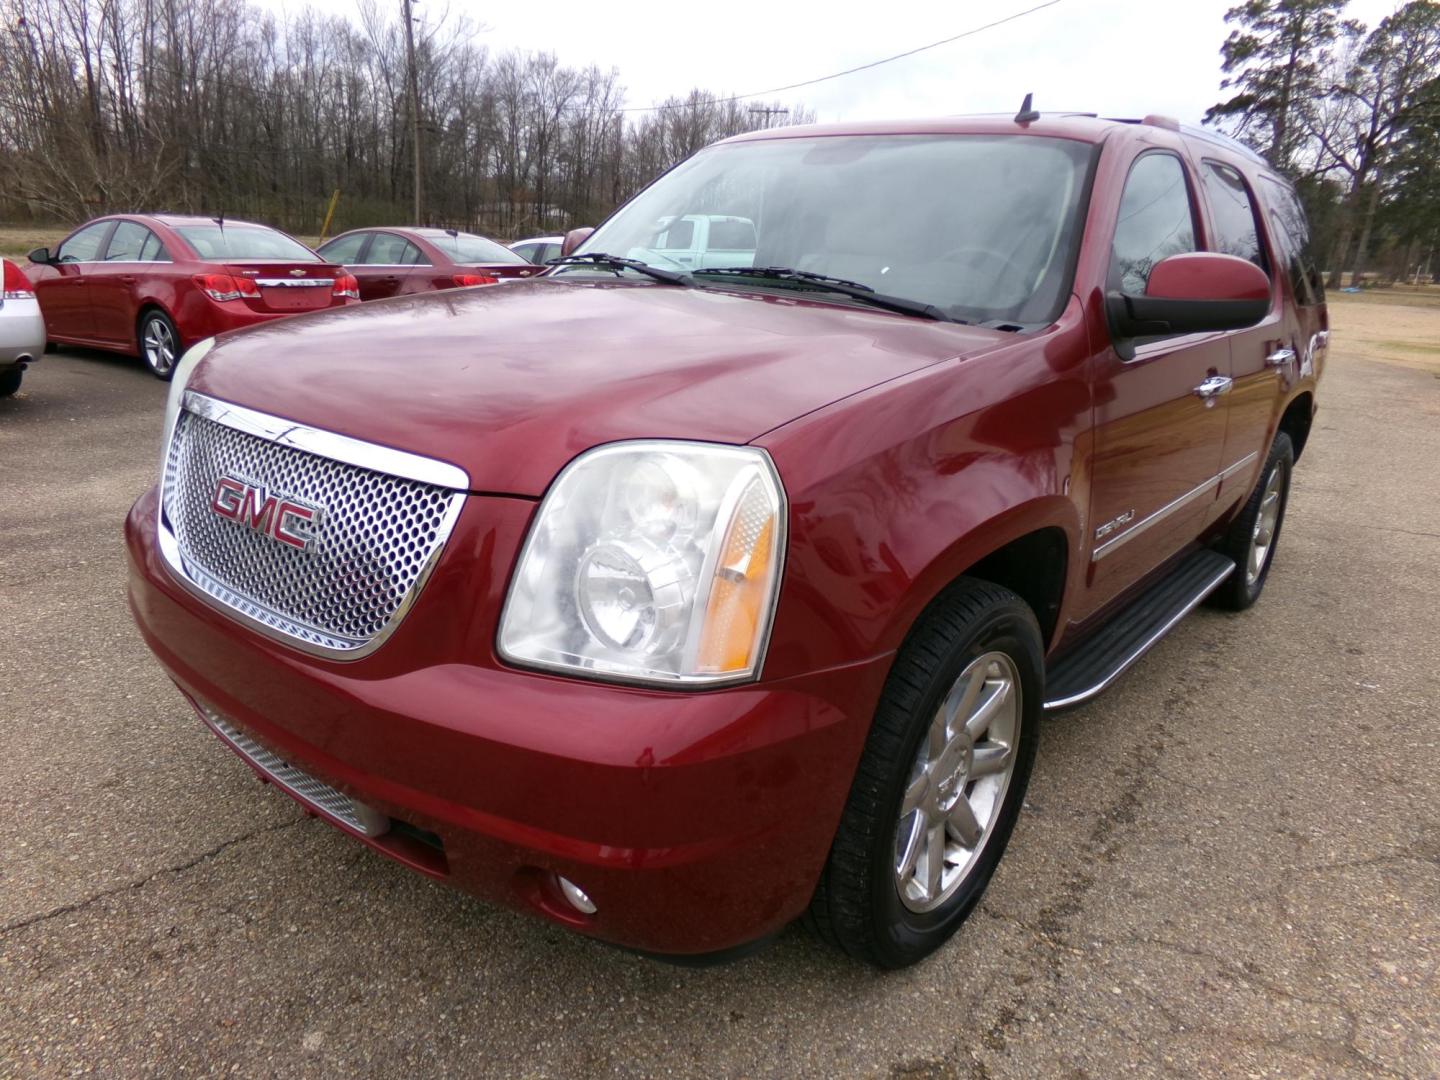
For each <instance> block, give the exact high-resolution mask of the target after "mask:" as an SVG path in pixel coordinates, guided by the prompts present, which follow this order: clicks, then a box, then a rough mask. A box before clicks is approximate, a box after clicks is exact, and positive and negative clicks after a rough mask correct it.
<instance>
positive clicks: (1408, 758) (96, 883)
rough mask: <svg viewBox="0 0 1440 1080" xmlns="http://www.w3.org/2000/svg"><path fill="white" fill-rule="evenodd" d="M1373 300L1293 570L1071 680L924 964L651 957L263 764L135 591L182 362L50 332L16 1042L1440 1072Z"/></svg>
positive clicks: (141, 1067) (1391, 462)
mask: <svg viewBox="0 0 1440 1080" xmlns="http://www.w3.org/2000/svg"><path fill="white" fill-rule="evenodd" d="M1376 310H1377V311H1379V312H1380V313H1381V314H1376V313H1375V311H1371V312H1369V313H1362V314H1364V317H1366V318H1381V317H1383V311H1384V309H1383V308H1381V309H1376ZM1345 317H1347V318H1348V317H1352V315H1346V316H1345ZM1353 317H1360V314H1354V315H1353ZM1436 320H1437V327H1440V314H1437V316H1436ZM1337 325H1338V326H1339V327H1340V329H1338V330H1337V333H1336V341H1335V348H1334V350H1333V355H1332V358H1331V363H1330V370H1329V372H1328V374H1327V376H1326V379H1325V381H1324V383H1323V384H1322V391H1323V407H1322V410H1321V413H1320V415H1319V417H1318V419H1317V421H1316V430H1315V432H1314V434H1313V436H1312V438H1311V442H1310V446H1309V448H1308V449H1307V451H1306V453H1305V456H1304V458H1303V460H1302V461H1301V463H1300V465H1299V468H1298V470H1297V473H1296V477H1295V484H1294V490H1293V493H1292V498H1291V503H1290V508H1289V513H1288V517H1287V518H1286V522H1285V526H1284V531H1283V535H1282V538H1281V541H1280V546H1279V550H1278V554H1277V561H1276V563H1275V566H1274V570H1273V572H1272V574H1271V576H1270V581H1269V585H1268V587H1267V590H1266V593H1265V596H1264V598H1263V599H1262V600H1261V602H1260V604H1259V605H1258V606H1257V607H1255V608H1254V609H1252V610H1251V611H1250V612H1247V613H1245V614H1242V615H1238V616H1237V615H1226V614H1222V613H1218V612H1214V611H1210V610H1201V611H1199V612H1197V613H1196V614H1195V615H1193V616H1191V617H1190V618H1189V619H1187V620H1186V621H1185V622H1184V623H1183V624H1182V625H1181V627H1180V628H1179V629H1178V630H1177V631H1176V632H1175V633H1173V634H1172V635H1171V636H1170V637H1169V638H1168V639H1167V640H1166V641H1164V642H1163V643H1162V644H1161V645H1159V646H1158V647H1157V648H1156V649H1155V650H1154V651H1153V652H1152V653H1151V654H1150V655H1149V656H1148V657H1147V658H1146V659H1144V660H1143V661H1142V662H1141V663H1140V665H1139V666H1138V667H1137V668H1136V669H1134V670H1133V671H1132V672H1131V673H1130V674H1129V675H1127V676H1126V677H1125V678H1124V679H1123V680H1122V681H1121V682H1120V684H1119V685H1117V687H1116V688H1115V689H1114V690H1112V691H1111V692H1109V693H1108V694H1106V695H1105V696H1104V697H1102V698H1101V699H1099V700H1098V701H1097V702H1096V703H1094V704H1092V705H1090V706H1089V707H1087V708H1084V709H1081V710H1077V711H1075V712H1071V713H1068V714H1065V715H1063V716H1061V717H1058V718H1055V719H1052V720H1049V721H1047V723H1046V727H1045V730H1044V737H1043V741H1042V744H1041V748H1040V758H1039V762H1038V764H1037V766H1036V770H1035V775H1034V779H1033V781H1032V783H1031V787H1030V795H1029V799H1028V803H1027V806H1026V811H1025V813H1024V814H1023V815H1022V818H1021V821H1020V825H1019V827H1018V829H1017V831H1016V833H1015V836H1014V839H1013V840H1012V842H1011V845H1010V849H1009V852H1008V854H1007V855H1006V857H1005V859H1004V861H1003V862H1002V864H1001V867H1000V870H999V872H998V873H997V875H996V877H995V880H994V883H993V884H992V886H991V888H990V891H989V892H988V894H987V895H986V897H985V899H984V902H983V903H982V904H981V906H980V907H979V909H978V910H977V912H976V913H975V915H974V916H973V917H972V918H971V920H970V921H969V923H967V925H966V926H965V927H964V928H963V929H962V930H961V932H960V933H959V934H958V935H957V936H956V937H955V938H954V939H953V941H952V942H951V943H950V944H949V946H948V947H946V948H945V949H944V950H942V951H941V952H940V953H938V954H937V955H936V956H934V957H933V958H931V959H930V960H928V961H927V962H925V963H923V964H921V965H920V966H918V967H916V968H914V969H912V970H909V971H905V972H901V973H896V974H888V975H882V974H879V973H876V972H873V971H870V970H868V969H865V968H862V967H859V966H857V965H855V964H853V963H852V962H850V961H848V960H846V959H844V958H843V957H841V956H839V955H837V954H834V953H831V952H829V951H827V950H826V949H825V948H823V947H822V946H820V945H818V944H816V943H814V942H812V941H811V940H810V939H809V938H808V937H807V936H806V935H805V934H803V933H802V932H800V931H798V930H794V931H790V932H787V933H786V934H784V935H783V936H782V937H781V938H780V940H779V941H778V942H777V943H776V944H775V945H773V946H772V947H771V948H769V949H768V950H767V951H765V952H763V953H761V954H759V955H757V956H754V957H752V958H750V959H747V960H744V961H741V962H738V963H735V964H732V965H729V966H724V967H718V968H711V969H704V970H691V969H684V968H676V967H671V966H668V965H665V964H661V963H657V962H654V961H651V960H647V959H643V958H641V957H638V956H634V955H631V954H629V953H625V952H622V951H619V950H616V949H612V948H609V947H606V946H604V945H600V944H597V943H594V942H590V941H587V940H584V939H581V938H578V937H575V936H572V935H570V934H568V933H566V932H564V931H562V930H559V929H556V928H554V927H552V926H549V925H546V924H544V923H542V922H540V921H539V920H537V919H534V918H530V917H525V916H521V915H517V914H512V913H510V912H507V911H502V910H499V909H496V908H493V907H490V906H487V905H486V904H484V903H482V902H479V901H477V900H474V899H472V898H470V897H468V896H466V895H464V894H461V893H459V892H456V891H453V890H450V889H447V888H445V887H444V886H441V885H437V884H435V883H432V882H430V881H428V880H425V879H422V878H420V877H418V876H416V875H414V874H412V873H410V872H408V871H406V870H404V869H402V868H401V867H399V866H397V865H394V864H392V863H390V862H389V861H387V860H386V859H384V858H382V857H381V856H379V855H376V854H374V853H372V852H371V851H369V850H368V849H365V848H364V847H362V846H361V845H359V844H357V843H354V842H352V841H351V840H350V839H348V838H347V837H345V836H343V835H342V834H340V833H339V832H337V831H335V830H333V829H331V828H329V827H328V826H326V825H325V824H323V823H321V822H318V821H315V820H312V819H308V818H306V817H304V816H303V815H302V814H301V813H300V812H299V810H298V809H297V808H296V807H295V805H294V804H293V803H292V802H290V801H289V800H288V799H286V798H284V797H283V796H281V795H279V794H277V793H275V792H274V791H273V790H270V789H267V788H265V787H263V786H262V785H260V784H258V783H256V781H255V779H254V777H253V775H252V774H251V772H250V770H249V769H248V768H246V767H245V766H244V765H243V764H242V763H241V762H240V761H238V760H237V759H236V758H234V757H233V756H232V755H231V754H230V752H229V751H227V750H226V749H224V748H223V747H222V746H221V745H220V744H219V743H218V742H217V741H216V739H215V738H214V737H213V736H212V735H210V734H209V733H208V732H207V731H206V730H205V729H204V728H203V727H202V725H201V724H200V723H199V722H198V721H197V720H196V719H195V718H194V716H193V715H192V714H191V712H190V709H189V707H188V706H187V705H186V704H185V703H184V701H183V700H182V699H181V697H180V695H179V693H178V692H176V690H175V689H174V688H173V686H172V685H171V684H170V683H169V681H168V680H167V679H166V677H165V676H164V675H163V674H162V672H161V670H160V668H159V667H158V665H157V664H156V663H155V662H154V661H152V660H151V658H150V656H149V654H148V652H147V651H146V649H145V647H144V646H143V645H142V644H141V642H140V639H139V636H138V634H137V633H136V631H135V629H134V627H133V626H132V624H131V621H130V616H129V613H128V611H127V610H126V606H125V602H124V594H123V584H124V565H123V559H122V554H121V536H120V530H121V522H122V520H123V517H124V514H125V512H126V510H127V509H128V508H129V505H130V503H131V502H132V501H133V500H134V499H135V498H136V496H138V495H139V494H140V493H141V492H142V491H143V490H144V489H145V488H146V487H147V486H148V485H149V484H150V483H152V479H153V475H154V473H155V470H156V465H157V456H158V438H159V424H160V417H161V412H162V410H163V405H164V396H165V388H164V386H163V385H162V384H161V383H159V382H158V381H156V380H154V379H153V378H151V377H150V376H149V375H148V374H146V373H145V371H144V370H143V369H142V367H141V366H140V364H139V362H138V361H133V360H126V359H123V358H118V357H107V356H105V355H103V354H100V353H89V352H81V351H78V350H75V351H68V352H66V353H64V354H61V355H52V356H49V357H47V358H46V359H45V360H44V361H43V362H42V363H41V364H40V365H39V366H38V367H37V368H35V369H34V370H33V371H32V372H31V374H30V375H29V376H28V377H27V382H26V386H25V389H24V390H23V391H22V393H21V395H20V396H18V397H16V398H14V399H11V400H5V401H0V550H3V556H0V1076H6V1077H9V1076H32V1075H34V1076H68V1075H72V1074H84V1073H96V1074H100V1075H105V1076H115V1077H130V1076H152V1075H154V1076H173V1075H193V1074H211V1073H214V1074H225V1075H231V1074H233V1075H241V1076H285V1077H290V1076H334V1077H355V1076H371V1075H373V1076H396V1077H401V1076H403V1077H419V1076H441V1075H443V1076H501V1077H588V1076H610V1075H616V1076H672V1075H673V1076H685V1075H704V1076H712V1077H713V1076H726V1077H729V1076H757V1077H758V1076H776V1077H811V1076H813V1077H833V1076H879V1077H904V1078H911V1080H919V1078H930V1077H977V1078H980V1077H987V1078H988V1077H1026V1078H1029V1077H1064V1078H1068V1080H1082V1078H1093V1080H1102V1078H1109V1077H1115V1076H1124V1075H1132V1074H1133V1075H1175V1076H1185V1077H1193V1076H1227V1077H1228V1076H1234V1077H1260V1076H1280V1077H1287V1078H1291V1077H1308V1076H1316V1077H1342V1076H1370V1075H1375V1076H1413V1077H1423V1076H1437V1075H1440V979H1437V967H1440V719H1437V712H1440V465H1437V462H1440V375H1437V374H1436V372H1435V370H1431V369H1427V368H1424V367H1403V366H1396V365H1392V364H1385V363H1378V362H1375V361H1373V360H1371V359H1368V358H1366V357H1365V356H1363V355H1360V354H1358V353H1357V354H1348V353H1347V352H1346V346H1345V337H1344V332H1343V319H1341V318H1337Z"/></svg>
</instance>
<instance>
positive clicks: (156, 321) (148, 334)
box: [139, 309, 181, 382]
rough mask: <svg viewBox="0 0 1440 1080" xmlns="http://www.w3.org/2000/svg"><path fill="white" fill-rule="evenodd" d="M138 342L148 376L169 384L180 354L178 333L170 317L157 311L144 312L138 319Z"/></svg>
mask: <svg viewBox="0 0 1440 1080" xmlns="http://www.w3.org/2000/svg"><path fill="white" fill-rule="evenodd" d="M139 340H140V357H141V359H143V360H144V361H145V366H146V367H148V368H149V369H150V374H152V375H154V376H155V377H156V378H157V379H164V380H165V381H166V382H169V381H170V378H171V376H173V375H174V374H175V364H176V362H177V361H178V360H179V359H180V352H181V345H180V332H179V331H178V330H176V329H175V324H174V323H173V322H172V321H171V320H170V316H169V315H166V314H165V313H164V312H163V311H160V310H158V309H152V310H150V311H147V312H145V314H144V315H142V316H141V317H140V328H139Z"/></svg>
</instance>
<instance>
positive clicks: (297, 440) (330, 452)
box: [181, 390, 470, 491]
mask: <svg viewBox="0 0 1440 1080" xmlns="http://www.w3.org/2000/svg"><path fill="white" fill-rule="evenodd" d="M181 406H182V408H184V409H186V410H187V411H189V412H192V413H194V414H195V415H197V416H203V417H204V418H205V419H206V420H211V421H214V422H215V423H217V424H224V425H225V426H226V427H231V428H234V429H235V430H236V431H243V432H245V433H246V434H247V435H255V436H257V437H259V438H261V439H266V440H268V441H269V442H275V443H280V444H281V445H282V446H293V447H294V448H295V449H297V450H304V451H305V452H306V453H310V454H315V455H317V456H318V457H325V458H331V459H333V460H335V461H341V462H344V463H345V464H346V465H354V466H355V467H356V468H360V469H369V470H371V471H372V472H382V473H389V474H390V475H392V476H399V477H403V478H404V479H406V480H414V481H416V482H418V483H421V484H434V485H435V486H436V487H445V488H451V489H453V490H455V491H469V490H470V474H469V473H467V472H466V471H465V470H464V469H462V468H460V467H459V466H458V465H452V464H450V463H449V462H448V461H437V460H436V459H434V458H428V457H422V456H420V455H419V454H411V453H409V452H407V451H405V450H395V449H392V448H391V447H388V446H380V445H378V444H377V443H370V442H364V441H363V440H360V439H352V438H350V436H348V435H337V434H336V433H335V432H333V431H325V430H324V429H322V428H313V427H308V426H306V425H304V424H297V423H294V422H293V421H290V420H286V419H284V418H283V417H279V416H271V415H270V414H269V413H263V412H260V411H258V410H256V409H247V408H246V407H245V406H243V405H234V404H231V403H230V402H228V401H222V400H220V399H219V398H215V397H211V396H210V395H208V394H202V393H200V392H198V391H196V390H187V391H185V397H184V400H183V401H182V403H181Z"/></svg>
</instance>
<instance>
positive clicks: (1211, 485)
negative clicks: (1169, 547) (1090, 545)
mask: <svg viewBox="0 0 1440 1080" xmlns="http://www.w3.org/2000/svg"><path fill="white" fill-rule="evenodd" d="M1259 456H1260V455H1259V453H1257V452H1254V451H1252V452H1251V453H1249V454H1246V455H1245V456H1244V457H1243V458H1241V459H1240V460H1239V461H1237V462H1235V463H1234V464H1233V465H1227V466H1226V467H1225V468H1223V469H1221V470H1220V471H1219V472H1218V473H1216V474H1215V475H1214V476H1212V477H1210V479H1208V480H1206V481H1204V482H1203V483H1201V484H1198V485H1196V486H1195V487H1193V488H1191V489H1190V490H1189V491H1187V492H1186V493H1185V494H1184V495H1181V496H1180V497H1179V498H1178V499H1174V500H1172V501H1171V502H1168V503H1166V504H1165V505H1164V506H1162V507H1161V508H1160V509H1159V510H1156V511H1155V512H1154V513H1152V514H1150V515H1149V516H1147V517H1145V518H1142V519H1141V520H1140V521H1138V522H1136V523H1135V524H1134V525H1132V526H1130V528H1128V529H1126V530H1125V531H1124V532H1123V533H1121V534H1120V535H1119V536H1116V537H1113V538H1112V539H1110V540H1106V541H1105V543H1103V544H1101V545H1100V546H1099V547H1097V548H1096V549H1095V550H1094V552H1092V553H1091V555H1090V561H1091V562H1099V561H1100V560H1101V559H1103V558H1104V557H1105V556H1106V555H1109V554H1110V553H1111V552H1113V551H1114V550H1115V549H1116V548H1118V547H1119V546H1120V545H1122V544H1124V543H1126V542H1127V541H1130V540H1133V539H1135V537H1137V536H1139V535H1140V534H1141V533H1143V532H1145V530H1147V529H1150V528H1152V527H1154V526H1155V525H1158V524H1160V522H1161V521H1163V520H1164V519H1165V518H1167V517H1169V516H1170V515H1171V514H1173V513H1175V512H1176V511H1177V510H1183V509H1184V508H1185V507H1187V506H1189V505H1190V504H1191V503H1192V502H1194V501H1195V500H1196V499H1198V498H1200V497H1201V496H1203V495H1205V494H1206V493H1208V492H1210V491H1213V490H1214V489H1215V488H1217V487H1219V486H1220V483H1221V481H1223V480H1227V479H1229V478H1230V477H1231V476H1234V475H1235V474H1236V473H1237V472H1239V471H1240V470H1241V469H1243V468H1245V466H1246V465H1249V464H1250V462H1252V461H1254V460H1255V459H1256V458H1257V457H1259Z"/></svg>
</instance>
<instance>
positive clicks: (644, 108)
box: [615, 0, 1060, 113]
mask: <svg viewBox="0 0 1440 1080" xmlns="http://www.w3.org/2000/svg"><path fill="white" fill-rule="evenodd" d="M1058 3H1060V0H1045V3H1043V4H1036V5H1035V6H1034V7H1031V8H1026V9H1025V10H1024V11H1017V12H1015V14H1013V15H1006V16H1005V17H1004V18H1003V19H996V20H995V21H994V22H988V23H986V24H985V25H983V26H976V27H974V28H972V29H970V30H966V31H965V32H964V33H960V34H956V35H955V36H954V37H948V38H943V39H942V40H940V41H932V42H931V43H930V44H929V45H921V46H920V47H918V48H915V49H907V50H906V51H905V52H902V53H896V54H895V55H894V56H887V57H885V58H884V59H883V60H872V61H870V63H868V64H861V65H859V66H858V67H853V68H846V69H845V70H844V71H837V72H835V73H834V74H832V75H821V76H820V77H819V78H818V79H806V80H805V81H804V82H797V83H790V84H789V85H788V86H776V87H772V88H771V89H769V90H756V91H754V92H752V93H749V94H736V95H734V96H733V97H727V98H717V99H714V100H712V101H708V102H706V104H709V105H724V104H727V103H728V102H731V101H745V100H746V99H748V98H757V97H765V96H766V95H768V94H783V93H785V92H786V91H787V90H799V89H800V88H801V87H803V86H814V85H815V84H816V83H822V82H829V81H830V80H831V79H839V78H842V77H843V76H845V75H854V74H855V73H856V72H857V71H869V70H870V69H871V68H877V67H879V66H880V65H882V64H891V63H894V62H895V61H896V60H904V59H905V58H906V57H908V56H915V55H916V54H917V53H922V52H928V51H929V50H931V49H938V48H940V46H942V45H949V44H951V43H952V42H956V41H960V40H961V39H962V38H968V37H974V36H975V35H976V34H980V33H984V32H985V31H986V30H993V29H994V28H995V27H997V26H1004V25H1005V24H1006V23H1008V22H1014V21H1015V20H1016V19H1023V18H1024V17H1025V16H1026V15H1033V14H1035V12H1037V11H1043V10H1044V9H1045V8H1048V7H1054V6H1055V5H1056V4H1058ZM688 108H690V104H689V103H688V102H678V103H675V104H667V105H635V106H631V107H630V108H626V109H616V110H615V111H616V112H625V113H632V112H663V111H664V110H666V109H688Z"/></svg>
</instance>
